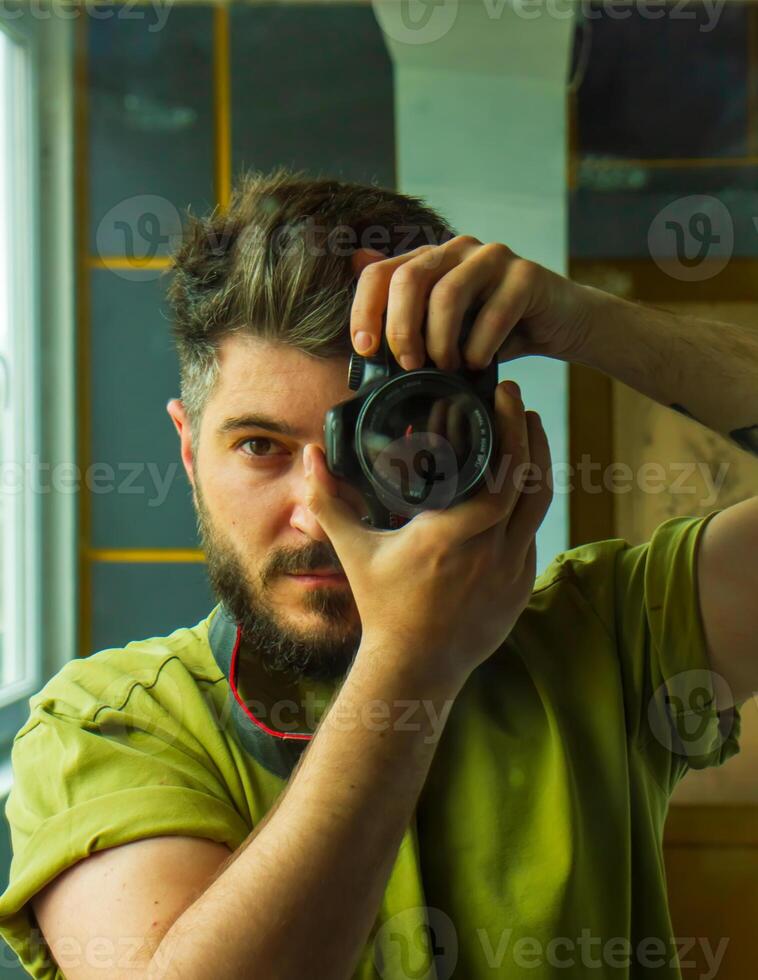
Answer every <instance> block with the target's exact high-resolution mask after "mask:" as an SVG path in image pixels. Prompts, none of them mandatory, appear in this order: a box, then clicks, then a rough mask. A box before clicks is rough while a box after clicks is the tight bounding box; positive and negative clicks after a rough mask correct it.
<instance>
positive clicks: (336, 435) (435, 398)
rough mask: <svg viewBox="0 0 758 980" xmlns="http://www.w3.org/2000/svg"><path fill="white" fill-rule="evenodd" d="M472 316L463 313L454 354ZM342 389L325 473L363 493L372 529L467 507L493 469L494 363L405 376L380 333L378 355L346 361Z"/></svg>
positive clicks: (328, 432)
mask: <svg viewBox="0 0 758 980" xmlns="http://www.w3.org/2000/svg"><path fill="white" fill-rule="evenodd" d="M479 308H480V307H471V308H469V309H468V310H467V311H466V314H465V316H464V318H463V321H462V324H461V333H460V341H459V348H460V349H461V350H462V349H463V346H464V345H465V343H466V339H467V337H468V335H469V333H470V331H471V327H472V325H473V322H474V319H475V318H476V314H477V313H478V311H479ZM385 320H386V314H385ZM348 385H349V387H350V388H351V389H352V390H353V391H355V392H356V394H355V396H354V397H353V398H350V399H348V400H347V401H344V402H340V403H339V404H338V405H334V406H333V407H332V408H330V409H329V410H328V411H327V413H326V416H325V420H324V444H325V447H326V465H327V468H328V469H329V471H330V472H331V473H332V474H333V475H334V476H335V477H337V478H339V479H342V480H345V482H347V483H349V484H350V485H352V486H354V487H355V488H356V489H357V490H359V491H360V492H361V494H362V495H363V497H364V499H365V501H366V504H367V508H368V511H369V516H368V518H364V521H367V522H368V523H369V525H370V526H372V527H374V528H377V529H379V530H387V531H389V530H395V529H397V528H399V527H402V526H403V525H404V524H406V523H407V522H408V521H409V520H411V519H412V518H413V517H415V516H416V515H417V514H419V513H421V512H422V511H425V510H440V509H444V508H447V507H451V506H453V505H454V504H457V503H459V502H461V501H463V500H466V499H467V498H469V497H471V496H473V495H474V494H475V493H476V492H477V491H478V490H479V488H480V487H481V485H482V483H483V482H484V480H485V477H486V475H487V472H488V469H490V468H491V466H492V465H493V461H494V460H497V459H499V452H500V451H499V446H498V444H497V443H498V439H497V423H496V418H495V387H496V386H497V360H496V358H494V357H493V358H492V360H491V362H490V364H489V365H488V366H487V367H486V368H484V369H483V370H471V369H469V368H467V367H465V366H464V367H461V368H459V369H458V370H456V371H441V370H439V369H438V368H436V367H435V365H434V362H433V361H432V360H431V358H430V357H429V356H428V355H427V357H426V360H425V363H424V366H423V367H421V368H418V369H416V370H413V371H405V370H404V369H403V368H402V367H401V366H400V364H398V362H397V361H396V360H395V357H394V355H393V354H392V352H391V350H390V348H389V345H388V343H387V338H386V331H385V323H383V325H382V336H381V342H380V345H379V350H378V351H377V353H376V354H375V355H374V356H372V357H363V356H361V355H360V354H357V353H353V354H352V356H351V358H350V365H349V368H348Z"/></svg>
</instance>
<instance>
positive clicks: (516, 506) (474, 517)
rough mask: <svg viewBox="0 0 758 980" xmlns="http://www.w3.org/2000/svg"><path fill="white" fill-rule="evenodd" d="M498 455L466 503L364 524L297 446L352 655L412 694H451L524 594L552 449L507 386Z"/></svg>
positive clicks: (313, 455) (493, 644)
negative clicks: (343, 598) (339, 581)
mask: <svg viewBox="0 0 758 980" xmlns="http://www.w3.org/2000/svg"><path fill="white" fill-rule="evenodd" d="M494 416H495V420H496V429H497V433H496V435H497V442H498V445H499V446H500V447H501V448H500V453H499V457H498V459H497V460H495V461H494V462H495V465H494V466H492V467H491V479H490V480H485V481H484V483H483V485H482V486H481V488H480V489H479V490H478V491H477V493H476V494H475V495H474V496H472V497H471V498H469V499H467V500H465V501H463V502H461V503H458V504H456V505H455V506H453V507H449V508H447V509H443V510H436V509H429V510H423V511H421V512H419V513H418V514H417V515H416V516H414V517H413V518H412V519H411V520H410V521H409V523H407V524H406V525H405V526H404V527H401V528H399V529H396V530H390V531H384V530H379V529H376V528H371V527H367V526H366V525H365V524H364V523H363V522H362V521H361V519H360V517H359V515H358V514H357V512H356V511H355V510H354V509H353V508H352V507H351V506H350V505H349V504H348V503H347V502H346V501H345V500H344V499H342V498H341V497H340V496H339V493H338V483H337V480H336V479H335V478H334V476H333V475H332V474H331V473H330V472H329V470H328V468H327V466H326V459H325V456H324V454H323V453H322V452H321V450H320V449H319V447H317V446H315V445H313V444H309V445H308V446H307V447H305V449H304V458H305V460H306V466H308V465H309V464H310V473H309V475H308V481H309V494H308V501H307V502H308V507H309V509H310V510H311V512H312V513H313V514H314V516H315V517H316V519H317V521H318V522H319V524H320V525H321V527H322V528H323V530H324V532H325V533H326V534H327V535H328V537H329V539H330V541H331V543H332V545H333V546H334V549H335V551H336V553H337V555H338V557H339V559H340V562H341V565H342V568H343V569H344V571H345V574H346V576H347V578H348V582H349V583H350V587H351V590H352V593H353V597H354V600H355V603H356V606H357V608H358V612H359V615H360V618H361V623H362V629H363V634H362V641H361V649H360V650H359V653H358V656H359V657H360V656H361V654H362V653H363V652H364V649H365V651H366V653H365V655H366V656H375V657H376V661H377V666H378V669H387V670H389V671H391V672H392V673H393V674H395V675H397V674H398V673H399V674H400V675H401V676H402V677H403V678H404V679H405V680H407V681H408V683H409V684H411V685H412V687H413V689H414V690H415V691H417V692H418V694H419V696H423V694H425V693H431V692H434V693H443V694H444V695H445V696H449V695H452V696H455V695H456V694H457V693H458V691H459V690H460V687H461V686H462V685H463V683H465V680H466V678H467V677H468V675H469V674H470V673H471V671H472V670H474V668H476V667H477V666H478V665H479V664H480V663H482V662H483V661H484V660H486V659H487V658H488V657H489V656H491V655H492V654H493V653H494V652H495V650H497V649H498V647H499V646H500V645H501V644H502V643H503V641H504V640H505V639H506V637H507V636H508V634H509V632H510V631H511V629H512V627H513V625H514V623H515V622H516V619H517V618H518V616H519V615H520V613H521V611H522V610H523V608H524V607H525V606H526V604H527V602H528V600H529V596H530V595H531V591H532V587H533V584H534V578H535V571H536V552H535V540H534V539H535V534H536V532H537V529H538V528H539V526H540V524H541V523H542V520H543V518H544V516H545V513H546V511H547V509H548V507H549V504H550V500H551V499H552V490H551V481H550V472H549V471H550V450H549V446H548V443H547V438H546V436H545V432H544V430H543V428H542V424H541V421H540V418H539V416H538V415H537V413H536V412H531V411H529V412H525V411H524V407H523V404H522V402H521V398H520V393H518V389H517V387H516V386H515V385H513V383H512V382H509V381H503V382H502V383H500V384H499V385H497V387H496V390H495V396H494Z"/></svg>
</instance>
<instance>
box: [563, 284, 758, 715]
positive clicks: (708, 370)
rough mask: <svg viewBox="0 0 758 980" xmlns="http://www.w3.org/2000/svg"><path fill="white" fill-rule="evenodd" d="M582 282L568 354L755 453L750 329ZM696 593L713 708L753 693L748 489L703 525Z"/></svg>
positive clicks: (753, 581)
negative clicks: (577, 328)
mask: <svg viewBox="0 0 758 980" xmlns="http://www.w3.org/2000/svg"><path fill="white" fill-rule="evenodd" d="M581 288H582V289H585V290H587V292H586V295H587V310H588V315H587V317H586V320H585V329H584V333H583V339H582V344H581V346H580V347H579V348H578V350H577V352H576V354H575V356H573V357H572V360H575V361H578V362H579V363H582V364H586V365H588V366H590V367H594V368H597V369H599V370H601V371H604V372H605V373H606V374H609V375H611V376H612V377H615V378H618V379H619V380H620V381H623V382H624V383H625V384H627V385H630V386H631V387H632V388H636V389H637V391H640V392H642V393H643V394H645V395H647V396H648V397H650V398H653V399H654V400H655V401H657V402H660V403H661V404H662V405H667V406H669V407H671V408H673V409H675V410H677V411H679V412H681V413H683V414H685V415H688V416H689V417H690V418H693V419H694V420H695V421H697V422H700V423H701V424H703V425H706V426H708V427H709V428H711V429H713V430H714V431H715V432H718V433H720V434H721V435H722V436H724V437H725V438H727V439H729V440H730V441H731V442H732V443H735V444H737V445H738V446H740V447H741V448H742V449H743V450H745V451H746V452H749V453H752V454H754V455H758V330H755V329H747V328H745V327H741V326H737V325H735V324H731V323H722V322H718V321H710V320H702V319H700V318H698V317H694V316H678V315H676V314H674V313H670V312H667V311H665V310H659V309H655V308H651V307H646V306H642V305H639V304H635V303H629V302H626V301H624V300H619V299H616V298H615V297H612V296H609V295H607V294H606V293H603V292H601V291H600V290H595V289H590V288H589V287H581ZM698 591H699V596H700V610H701V614H702V619H703V628H704V631H705V637H706V643H707V646H708V653H709V658H710V662H711V667H712V669H713V671H714V673H715V674H717V675H720V676H721V677H723V678H724V680H725V681H726V682H727V684H728V686H729V688H730V689H731V696H729V695H728V692H726V691H721V692H720V693H721V698H719V697H718V694H719V685H716V694H717V706H718V708H719V709H720V710H723V709H725V708H728V707H730V706H731V704H733V703H739V702H741V701H744V700H745V699H747V698H748V697H750V695H751V694H752V693H754V692H755V691H758V645H757V644H756V639H755V638H756V636H758V601H756V596H758V497H752V498H750V499H749V500H744V501H742V502H741V503H738V504H735V505H734V506H732V507H727V508H725V509H724V510H723V511H721V513H719V514H717V515H716V516H715V517H714V518H712V520H711V521H710V522H709V523H708V526H707V527H706V528H705V530H704V532H703V537H702V539H701V542H700V548H699V553H698Z"/></svg>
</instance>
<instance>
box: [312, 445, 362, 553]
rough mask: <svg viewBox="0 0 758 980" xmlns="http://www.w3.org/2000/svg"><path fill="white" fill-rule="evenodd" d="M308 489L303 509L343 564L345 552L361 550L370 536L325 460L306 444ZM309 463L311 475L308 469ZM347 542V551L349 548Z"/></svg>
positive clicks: (317, 448) (319, 453) (316, 447)
mask: <svg viewBox="0 0 758 980" xmlns="http://www.w3.org/2000/svg"><path fill="white" fill-rule="evenodd" d="M303 460H304V462H305V463H306V479H307V484H308V489H307V493H306V501H305V502H306V506H307V507H308V510H309V511H310V512H311V513H312V514H313V516H314V517H315V518H316V520H317V521H318V523H319V524H320V526H321V527H322V528H323V530H324V531H325V533H326V534H327V536H328V537H329V539H330V541H331V542H332V544H333V545H334V548H335V550H336V551H337V557H338V558H339V559H340V561H342V560H343V556H344V551H345V550H346V548H347V550H351V549H352V550H354V549H355V548H361V547H362V541H363V538H364V536H365V535H366V534H369V533H370V531H368V530H367V529H366V527H365V525H364V524H363V523H362V521H361V519H360V517H359V516H358V514H357V513H356V512H355V510H354V509H353V508H352V507H351V506H350V504H348V503H347V502H346V501H345V500H343V499H342V497H340V496H339V494H338V486H337V482H336V480H335V479H334V477H333V476H332V474H331V473H330V472H329V470H328V469H327V468H326V459H325V457H324V454H323V452H322V451H321V449H320V448H319V447H318V446H314V445H313V444H312V443H309V444H308V445H306V446H305V447H304V448H303ZM308 463H310V472H308V469H307V465H308ZM348 542H349V548H348V547H347V546H348Z"/></svg>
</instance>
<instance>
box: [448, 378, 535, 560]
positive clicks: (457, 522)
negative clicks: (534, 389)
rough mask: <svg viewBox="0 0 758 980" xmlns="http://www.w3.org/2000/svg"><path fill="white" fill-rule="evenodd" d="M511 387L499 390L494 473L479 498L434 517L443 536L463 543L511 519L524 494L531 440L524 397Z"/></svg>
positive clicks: (502, 385) (502, 386) (504, 385)
mask: <svg viewBox="0 0 758 980" xmlns="http://www.w3.org/2000/svg"><path fill="white" fill-rule="evenodd" d="M510 385H513V382H508V381H502V382H501V383H500V384H499V385H497V387H496V388H495V417H496V423H497V433H496V436H497V443H498V453H497V458H495V459H494V460H493V464H492V467H491V470H492V471H491V472H488V473H487V474H486V475H485V480H484V484H483V486H482V487H481V489H480V490H479V492H478V493H477V494H476V496H474V497H472V498H470V499H469V500H466V501H464V502H463V503H461V504H457V505H456V506H454V507H450V508H448V509H447V510H445V511H442V512H435V513H434V519H435V520H436V521H438V528H439V533H440V534H445V535H447V536H448V538H449V539H452V540H456V541H458V542H460V543H462V542H463V541H466V540H468V539H469V538H472V537H474V535H476V534H481V533H482V531H486V530H487V529H488V528H490V527H493V526H494V525H496V524H499V523H500V522H501V521H503V520H505V519H507V518H508V517H509V516H510V513H511V511H512V509H513V507H514V505H515V503H516V500H517V499H518V495H519V493H520V491H521V484H522V482H523V479H524V470H525V464H528V463H529V439H528V434H527V428H526V420H525V418H524V405H523V402H522V401H521V393H520V392H519V393H518V394H516V393H515V391H518V386H517V385H515V386H514V388H515V391H514V390H513V389H511V388H510Z"/></svg>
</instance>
